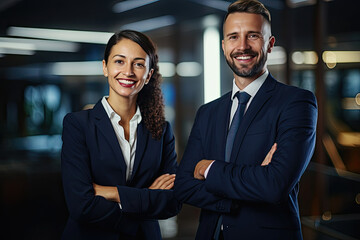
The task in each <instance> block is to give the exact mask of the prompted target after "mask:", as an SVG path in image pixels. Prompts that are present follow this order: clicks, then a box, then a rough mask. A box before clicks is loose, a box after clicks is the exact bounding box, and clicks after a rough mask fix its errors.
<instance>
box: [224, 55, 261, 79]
mask: <svg viewBox="0 0 360 240" xmlns="http://www.w3.org/2000/svg"><path fill="white" fill-rule="evenodd" d="M263 53H264V52H263V51H262V52H261V56H260V59H259V61H258V62H257V63H255V65H254V66H253V67H252V68H251V69H246V65H242V67H244V68H243V69H239V68H238V67H237V66H236V65H235V62H234V57H235V56H236V55H240V54H250V55H252V56H257V54H256V53H254V52H252V51H245V52H243V53H239V52H236V53H232V54H230V57H231V59H230V60H229V59H228V58H225V59H226V62H227V64H228V65H229V67H230V68H231V70H232V71H233V72H234V73H235V74H236V75H237V76H239V77H244V78H251V77H254V76H256V75H257V74H259V73H261V72H262V70H263V68H264V66H265V63H266V61H267V54H263Z"/></svg>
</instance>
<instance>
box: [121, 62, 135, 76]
mask: <svg viewBox="0 0 360 240" xmlns="http://www.w3.org/2000/svg"><path fill="white" fill-rule="evenodd" d="M123 74H124V75H125V76H132V75H134V71H133V66H132V64H125V66H124V68H123Z"/></svg>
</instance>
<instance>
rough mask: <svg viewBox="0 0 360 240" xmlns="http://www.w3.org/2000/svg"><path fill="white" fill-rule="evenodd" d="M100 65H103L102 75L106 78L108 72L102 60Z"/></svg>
mask: <svg viewBox="0 0 360 240" xmlns="http://www.w3.org/2000/svg"><path fill="white" fill-rule="evenodd" d="M102 63H103V73H104V76H105V77H107V76H108V75H109V74H108V70H107V66H106V62H105V60H103V61H102Z"/></svg>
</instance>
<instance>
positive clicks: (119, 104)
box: [107, 93, 137, 122]
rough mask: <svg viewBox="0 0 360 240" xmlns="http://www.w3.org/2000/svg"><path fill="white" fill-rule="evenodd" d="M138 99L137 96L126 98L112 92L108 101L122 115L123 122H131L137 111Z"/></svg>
mask: <svg viewBox="0 0 360 240" xmlns="http://www.w3.org/2000/svg"><path fill="white" fill-rule="evenodd" d="M136 99H137V96H136V97H131V98H125V97H121V96H118V95H116V96H113V95H112V94H111V93H110V94H109V98H108V99H107V101H108V103H109V104H110V106H111V108H112V109H113V110H114V111H115V112H116V113H117V114H119V116H120V117H121V122H129V121H130V119H131V118H132V117H133V116H134V115H135V112H136Z"/></svg>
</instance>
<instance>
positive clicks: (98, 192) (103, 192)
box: [93, 183, 120, 203]
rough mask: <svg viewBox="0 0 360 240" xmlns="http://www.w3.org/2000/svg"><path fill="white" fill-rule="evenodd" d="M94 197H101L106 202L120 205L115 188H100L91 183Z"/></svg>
mask: <svg viewBox="0 0 360 240" xmlns="http://www.w3.org/2000/svg"><path fill="white" fill-rule="evenodd" d="M93 187H94V191H95V196H102V197H104V198H105V199H106V200H109V201H113V202H117V203H120V197H119V192H118V189H117V187H112V186H101V185H98V184H96V183H93Z"/></svg>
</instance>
